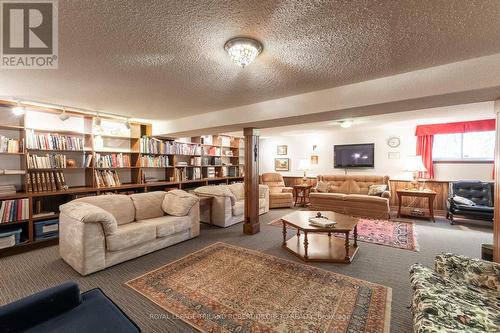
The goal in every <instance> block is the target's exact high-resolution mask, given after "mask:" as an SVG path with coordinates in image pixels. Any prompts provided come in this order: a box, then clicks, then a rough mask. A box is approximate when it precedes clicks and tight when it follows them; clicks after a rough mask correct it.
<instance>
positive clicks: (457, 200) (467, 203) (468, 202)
mask: <svg viewBox="0 0 500 333" xmlns="http://www.w3.org/2000/svg"><path fill="white" fill-rule="evenodd" d="M453 201H454V202H455V203H457V204H459V205H464V206H475V205H476V204H475V203H474V201H472V200H470V199H467V198H464V197H461V196H459V195H455V196H454V197H453Z"/></svg>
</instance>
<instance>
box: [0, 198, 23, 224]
mask: <svg viewBox="0 0 500 333" xmlns="http://www.w3.org/2000/svg"><path fill="white" fill-rule="evenodd" d="M28 218H29V201H28V198H24V199H15V200H4V201H1V202H0V223H10V222H16V221H23V220H27V219H28Z"/></svg>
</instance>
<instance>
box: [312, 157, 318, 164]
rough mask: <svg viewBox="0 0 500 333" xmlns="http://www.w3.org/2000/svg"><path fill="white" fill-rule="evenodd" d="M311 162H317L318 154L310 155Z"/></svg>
mask: <svg viewBox="0 0 500 333" xmlns="http://www.w3.org/2000/svg"><path fill="white" fill-rule="evenodd" d="M311 164H318V155H311Z"/></svg>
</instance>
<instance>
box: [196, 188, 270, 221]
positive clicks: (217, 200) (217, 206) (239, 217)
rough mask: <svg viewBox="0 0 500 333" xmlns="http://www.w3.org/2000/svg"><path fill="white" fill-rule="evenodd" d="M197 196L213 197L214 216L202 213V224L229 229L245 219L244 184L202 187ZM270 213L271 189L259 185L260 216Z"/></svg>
mask: <svg viewBox="0 0 500 333" xmlns="http://www.w3.org/2000/svg"><path fill="white" fill-rule="evenodd" d="M194 192H195V193H196V194H197V195H200V196H210V197H213V198H214V200H213V203H212V216H211V217H210V216H209V215H210V212H209V210H203V211H202V212H201V213H200V220H201V222H205V223H211V224H214V225H216V226H219V227H224V228H225V227H229V226H231V225H233V224H236V223H239V222H243V220H244V218H245V187H244V184H243V183H234V184H230V185H212V186H202V187H198V188H197V189H195V190H194ZM268 211H269V187H267V186H266V185H259V215H262V214H264V213H267V212H268Z"/></svg>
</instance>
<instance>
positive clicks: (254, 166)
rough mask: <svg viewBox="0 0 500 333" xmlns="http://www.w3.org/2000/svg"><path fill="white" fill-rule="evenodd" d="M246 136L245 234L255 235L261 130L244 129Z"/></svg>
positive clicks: (257, 222) (258, 228)
mask: <svg viewBox="0 0 500 333" xmlns="http://www.w3.org/2000/svg"><path fill="white" fill-rule="evenodd" d="M243 135H244V136H245V221H244V223H243V233H244V234H245V235H254V234H256V233H258V232H259V231H260V223H259V130H258V129H255V128H244V129H243Z"/></svg>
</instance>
